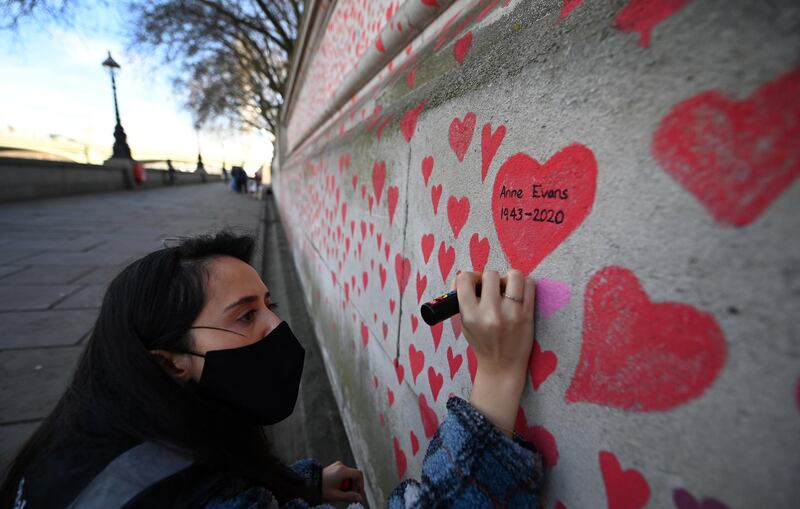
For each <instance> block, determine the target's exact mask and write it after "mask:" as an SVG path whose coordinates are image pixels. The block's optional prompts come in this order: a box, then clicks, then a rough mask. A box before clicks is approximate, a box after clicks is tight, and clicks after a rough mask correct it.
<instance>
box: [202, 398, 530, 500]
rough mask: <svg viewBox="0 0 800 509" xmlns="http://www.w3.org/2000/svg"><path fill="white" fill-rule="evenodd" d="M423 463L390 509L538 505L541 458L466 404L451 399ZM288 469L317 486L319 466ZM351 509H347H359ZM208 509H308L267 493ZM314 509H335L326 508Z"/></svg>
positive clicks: (253, 491)
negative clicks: (417, 475) (280, 502)
mask: <svg viewBox="0 0 800 509" xmlns="http://www.w3.org/2000/svg"><path fill="white" fill-rule="evenodd" d="M447 410H448V413H447V417H446V418H445V420H444V421H443V422H442V424H441V425H440V426H439V429H438V430H436V434H435V435H434V436H433V440H431V442H430V444H429V445H428V450H427V452H426V453H425V458H424V460H423V462H422V479H421V481H416V480H413V479H407V480H405V481H403V482H402V483H400V484H399V485H398V486H397V487H396V488H395V489H394V490H393V491H392V493H391V495H390V496H389V501H388V507H389V509H411V508H429V507H431V508H432V507H470V508H472V507H475V508H478V507H507V508H533V507H538V506H539V491H540V486H541V483H542V475H543V466H542V459H541V456H540V455H539V453H538V452H537V451H536V449H535V447H534V446H533V444H531V443H529V442H526V441H525V440H523V439H522V438H521V437H519V435H516V434H515V435H514V439H513V440H512V439H510V438H508V437H507V436H506V435H504V434H503V433H502V432H501V431H500V430H498V429H497V428H496V427H495V426H494V425H493V424H492V423H491V422H490V421H489V420H488V419H487V418H486V417H484V415H483V414H481V413H480V412H478V411H477V410H476V409H475V408H473V407H472V406H471V405H470V404H469V403H468V402H467V401H465V400H463V399H461V398H459V397H458V396H452V397H451V398H450V399H449V400H448V401H447ZM292 468H293V469H294V470H296V471H297V472H299V473H300V474H301V475H303V476H304V477H305V478H306V479H307V480H308V482H309V484H311V485H312V486H320V483H321V482H322V477H321V476H322V465H320V464H319V463H317V462H316V461H314V460H310V459H307V460H301V461H298V462H297V463H295V464H294V465H292ZM362 507H363V506H362V505H361V504H351V505H350V506H348V509H361V508H362ZM206 508H207V509H261V508H269V509H279V508H280V509H311V506H309V505H308V504H307V503H306V502H305V501H303V500H300V499H296V500H292V501H290V502H288V503H286V504H284V505H283V506H279V505H278V503H277V502H276V501H275V499H274V498H273V497H272V495H271V494H270V493H269V491H268V490H266V489H264V488H250V489H247V490H245V491H243V492H241V493H239V494H238V495H236V496H235V497H233V498H229V499H213V500H211V501H210V503H209V504H207V505H206ZM313 508H314V509H334V508H333V506H331V505H329V504H323V505H317V506H313Z"/></svg>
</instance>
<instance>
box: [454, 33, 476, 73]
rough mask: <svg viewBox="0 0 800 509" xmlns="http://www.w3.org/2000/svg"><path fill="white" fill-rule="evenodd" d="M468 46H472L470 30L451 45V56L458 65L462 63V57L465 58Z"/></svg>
mask: <svg viewBox="0 0 800 509" xmlns="http://www.w3.org/2000/svg"><path fill="white" fill-rule="evenodd" d="M470 46H472V31H468V32H467V33H466V34H464V36H463V37H461V38H460V39H459V40H457V41H456V43H455V44H454V45H453V56H454V57H455V59H456V62H458V64H459V65H461V64H463V63H464V59H465V58H467V53H469V48H470Z"/></svg>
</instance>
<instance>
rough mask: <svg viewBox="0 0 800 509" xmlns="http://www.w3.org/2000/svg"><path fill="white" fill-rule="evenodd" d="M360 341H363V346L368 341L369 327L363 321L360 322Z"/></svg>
mask: <svg viewBox="0 0 800 509" xmlns="http://www.w3.org/2000/svg"><path fill="white" fill-rule="evenodd" d="M361 342H362V343H364V346H367V343H369V329H368V328H367V324H365V323H364V322H361Z"/></svg>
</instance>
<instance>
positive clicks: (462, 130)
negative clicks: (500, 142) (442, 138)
mask: <svg viewBox="0 0 800 509" xmlns="http://www.w3.org/2000/svg"><path fill="white" fill-rule="evenodd" d="M476 120H477V119H476V117H475V114H474V113H472V112H471V111H470V112H468V113H467V114H466V115H465V116H464V120H461V119H459V118H458V117H456V118H454V119H453V121H452V122H450V130H449V131H448V140H449V141H450V148H451V149H453V153H454V154H455V155H456V157H457V158H458V160H459V161H464V154H466V153H467V149H468V148H469V145H470V143H472V134H473V133H474V132H475V122H476Z"/></svg>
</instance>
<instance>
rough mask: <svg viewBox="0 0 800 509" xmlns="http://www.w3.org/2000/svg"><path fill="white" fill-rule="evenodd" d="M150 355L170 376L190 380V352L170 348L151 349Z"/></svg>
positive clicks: (181, 380) (183, 380)
mask: <svg viewBox="0 0 800 509" xmlns="http://www.w3.org/2000/svg"><path fill="white" fill-rule="evenodd" d="M150 355H152V356H153V358H154V359H155V361H156V362H157V363H158V364H159V365H160V366H161V368H162V369H163V370H164V371H165V372H166V373H167V374H168V375H169V376H171V377H172V378H174V379H176V380H177V381H179V382H188V381H189V380H190V379H191V378H192V359H191V356H190V355H189V354H185V353H179V352H170V351H168V350H150Z"/></svg>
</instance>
